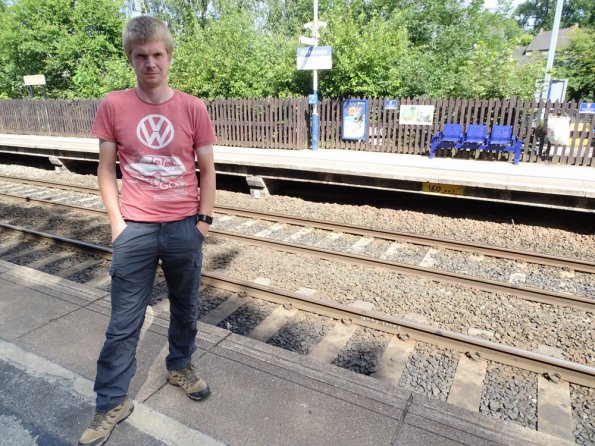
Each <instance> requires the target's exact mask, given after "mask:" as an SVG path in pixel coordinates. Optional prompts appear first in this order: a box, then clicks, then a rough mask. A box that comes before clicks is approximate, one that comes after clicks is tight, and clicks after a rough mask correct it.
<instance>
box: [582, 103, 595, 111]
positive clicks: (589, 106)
mask: <svg viewBox="0 0 595 446" xmlns="http://www.w3.org/2000/svg"><path fill="white" fill-rule="evenodd" d="M578 112H579V113H595V102H581V103H580V104H579V106H578Z"/></svg>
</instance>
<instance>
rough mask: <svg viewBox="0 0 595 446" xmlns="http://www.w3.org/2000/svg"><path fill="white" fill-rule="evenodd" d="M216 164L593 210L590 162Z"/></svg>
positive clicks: (65, 148)
mask: <svg viewBox="0 0 595 446" xmlns="http://www.w3.org/2000/svg"><path fill="white" fill-rule="evenodd" d="M0 152H4V153H13V154H25V153H27V154H32V155H36V156H44V157H50V156H51V157H55V158H58V159H60V160H87V161H97V160H98V140H97V139H94V138H66V137H46V136H34V135H9V134H0ZM215 164H216V169H217V172H218V174H220V175H237V176H243V177H246V178H247V179H249V178H251V177H257V178H259V179H261V180H262V181H264V185H266V183H267V181H271V180H282V181H294V182H311V183H317V184H334V185H342V186H350V187H357V188H366V189H381V190H393V191H400V192H408V193H416V194H429V195H437V196H448V197H459V198H467V199H474V200H491V201H503V202H511V203H519V204H530V205H534V206H547V207H555V208H565V209H576V210H580V211H587V212H595V166H592V167H581V166H566V165H558V164H548V163H526V162H521V163H519V164H518V165H516V166H515V165H513V164H512V162H510V161H505V160H504V161H503V160H474V159H463V158H442V157H436V158H434V159H429V158H428V156H425V155H404V154H396V153H383V152H363V151H354V150H329V149H320V150H317V151H312V150H280V149H255V148H249V147H224V146H215Z"/></svg>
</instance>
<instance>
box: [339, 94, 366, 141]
mask: <svg viewBox="0 0 595 446" xmlns="http://www.w3.org/2000/svg"><path fill="white" fill-rule="evenodd" d="M341 108H342V119H341V138H342V139H349V140H355V141H366V140H367V139H368V126H369V124H368V120H369V116H368V101H367V100H366V99H361V100H360V99H348V100H346V101H343V104H342V107H341Z"/></svg>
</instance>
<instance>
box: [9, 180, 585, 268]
mask: <svg viewBox="0 0 595 446" xmlns="http://www.w3.org/2000/svg"><path fill="white" fill-rule="evenodd" d="M0 179H7V180H9V181H18V182H23V183H26V184H33V185H40V186H43V187H52V186H53V185H57V186H58V187H59V188H61V189H66V190H73V191H83V192H87V193H92V194H99V190H98V189H96V188H91V187H85V186H73V185H70V184H66V183H51V182H46V181H41V180H29V179H24V178H19V177H12V176H8V175H0ZM5 195H10V194H5ZM40 201H42V200H40ZM51 203H53V202H51ZM214 210H215V212H218V213H225V214H232V215H238V216H242V217H248V218H259V219H262V220H269V221H275V222H283V223H288V224H294V225H302V226H309V227H314V228H317V229H326V230H329V231H335V232H344V233H346V234H354V235H360V236H365V237H374V238H381V239H385V240H391V241H401V242H406V243H412V244H418V245H424V246H433V247H434V246H436V247H440V248H445V249H451V250H455V251H465V252H475V253H480V254H484V255H487V256H490V257H502V258H507V259H511V260H521V261H525V262H529V263H536V264H541V265H548V266H554V267H558V268H569V269H572V270H575V271H582V272H586V273H592V274H595V262H590V261H588V260H580V259H573V258H570V257H558V256H552V255H549V254H543V253H537V252H528V251H521V250H515V249H509V248H503V247H498V246H493V245H481V244H478V243H472V242H460V241H456V240H449V239H442V238H438V237H432V236H426V235H419V234H411V233H406V232H399V231H389V230H385V229H379V228H369V227H365V226H358V225H351V224H349V225H347V224H343V223H335V222H329V221H324V220H315V219H310V218H304V217H297V216H288V215H282V214H277V213H271V212H261V211H256V210H249V209H240V208H235V207H230V206H215V209H214Z"/></svg>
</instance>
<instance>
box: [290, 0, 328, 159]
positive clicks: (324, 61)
mask: <svg viewBox="0 0 595 446" xmlns="http://www.w3.org/2000/svg"><path fill="white" fill-rule="evenodd" d="M326 26H327V25H326V23H325V22H320V21H318V0H314V20H313V21H312V22H308V23H306V24H305V25H304V28H305V29H309V30H310V31H311V32H312V37H305V36H302V37H300V43H301V44H304V45H308V48H298V70H312V71H313V73H312V90H313V91H312V94H311V95H309V97H308V104H310V105H312V122H311V124H312V126H311V133H312V150H318V141H319V132H320V122H319V116H318V70H319V69H322V70H330V69H331V68H332V58H331V47H318V38H319V37H320V33H319V29H320V28H326Z"/></svg>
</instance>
